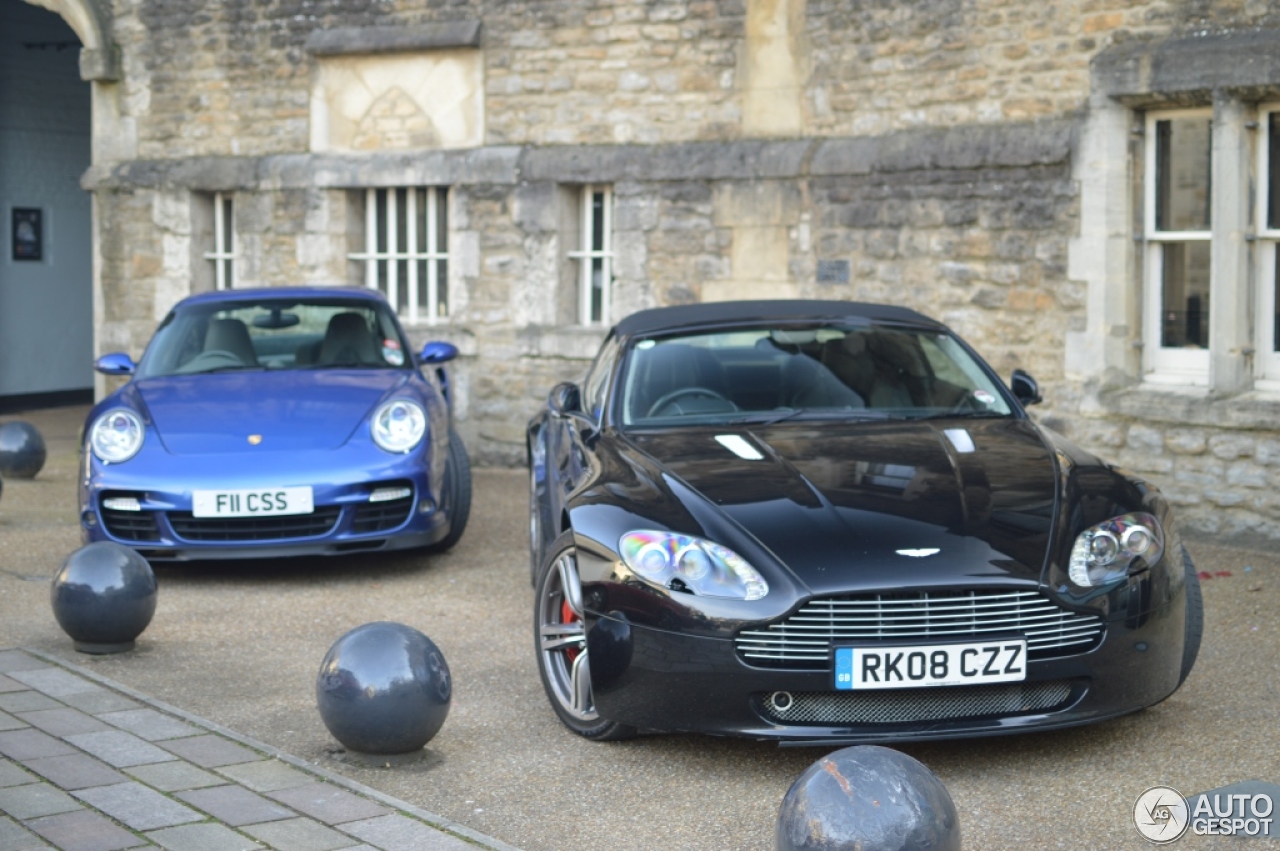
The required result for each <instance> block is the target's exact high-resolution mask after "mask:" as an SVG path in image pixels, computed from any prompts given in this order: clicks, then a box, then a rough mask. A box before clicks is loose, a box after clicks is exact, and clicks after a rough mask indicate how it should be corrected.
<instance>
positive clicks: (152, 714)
mask: <svg viewBox="0 0 1280 851" xmlns="http://www.w3.org/2000/svg"><path fill="white" fill-rule="evenodd" d="M98 719H99V720H101V721H106V722H107V723H108V724H111V725H113V726H115V727H119V728H120V729H121V730H124V731H126V732H129V733H133V734H134V735H135V736H137V737H138V738H140V739H146V740H147V741H148V742H158V741H160V740H162V739H178V738H181V737H183V736H194V735H197V734H199V733H201V732H203V731H202V730H198V729H196V728H195V727H192V726H191V725H190V724H188V723H186V722H185V721H179V720H178V719H177V718H174V717H172V716H170V715H165V714H164V713H163V712H156V711H155V710H154V709H128V710H125V711H123V712H104V713H103V714H101V715H99V716H98Z"/></svg>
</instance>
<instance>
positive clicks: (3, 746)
mask: <svg viewBox="0 0 1280 851" xmlns="http://www.w3.org/2000/svg"><path fill="white" fill-rule="evenodd" d="M91 735H92V734H91ZM75 752H76V749H75V748H73V747H71V746H70V745H68V744H67V743H66V742H64V741H62V740H61V739H55V738H54V737H53V736H50V735H48V734H46V733H41V732H40V731H39V730H32V729H31V728H29V727H28V728H27V729H25V730H9V731H7V732H4V733H0V754H4V755H5V756H7V757H9V758H10V759H16V760H19V761H21V760H24V759H40V758H41V757H45V756H62V755H63V754H69V753H75Z"/></svg>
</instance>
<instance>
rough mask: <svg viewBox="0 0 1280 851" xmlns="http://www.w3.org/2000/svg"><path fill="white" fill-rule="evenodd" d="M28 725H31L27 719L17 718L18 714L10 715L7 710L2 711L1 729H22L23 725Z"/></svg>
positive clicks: (0, 713) (0, 714)
mask: <svg viewBox="0 0 1280 851" xmlns="http://www.w3.org/2000/svg"><path fill="white" fill-rule="evenodd" d="M27 726H30V725H29V724H27V722H26V721H23V720H22V719H20V718H17V717H16V716H13V715H10V714H9V713H7V712H0V731H4V730H21V729H22V728H23V727H27Z"/></svg>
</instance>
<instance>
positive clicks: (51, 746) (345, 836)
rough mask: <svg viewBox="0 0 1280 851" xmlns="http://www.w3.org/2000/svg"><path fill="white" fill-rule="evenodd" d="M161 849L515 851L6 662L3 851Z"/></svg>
mask: <svg viewBox="0 0 1280 851" xmlns="http://www.w3.org/2000/svg"><path fill="white" fill-rule="evenodd" d="M5 814H7V815H5ZM157 846H158V847H161V848H169V849H173V851H247V849H257V848H275V849H278V850H279V851H338V849H352V851H355V849H361V850H362V851H372V849H384V851H475V849H476V848H477V847H480V848H489V849H495V851H514V849H511V848H510V847H509V846H506V845H504V844H502V843H500V842H498V841H496V840H493V839H490V838H488V837H485V836H481V835H480V834H477V833H475V832H474V831H470V830H468V829H467V828H465V827H463V826H461V825H457V824H453V823H450V822H448V821H447V820H445V819H442V818H440V817H438V816H433V815H432V814H430V813H426V812H423V811H421V810H419V809H417V808H416V807H414V806H412V805H411V804H407V803H405V802H403V801H398V800H396V799H394V798H391V797H388V796H386V795H383V794H381V793H379V792H376V791H374V790H372V789H369V788H366V787H363V786H360V785H359V784H356V783H352V782H351V781H349V780H346V779H344V778H342V777H340V776H338V775H335V774H332V773H331V772H327V771H325V770H323V769H321V768H319V767H317V766H314V765H309V764H307V763H305V762H303V761H302V760H299V759H297V758H295V757H291V756H289V755H288V754H284V753H281V752H280V751H278V750H276V749H274V748H272V747H270V746H268V745H264V744H261V743H258V742H254V741H252V740H250V739H247V738H245V737H244V736H241V735H239V734H236V733H233V732H231V731H230V730H225V729H222V728H219V727H217V726H216V725H214V724H211V723H209V722H207V721H203V720H201V719H199V718H196V717H194V716H192V715H189V714H188V713H185V712H183V711H181V710H179V709H176V708H174V707H171V706H166V705H164V704H162V703H159V702H158V701H155V700H152V699H150V698H148V697H146V696H145V695H142V694H139V693H137V692H135V691H133V690H131V689H129V688H126V687H124V686H121V685H118V684H115V683H111V682H109V681H107V680H105V679H103V678H101V677H98V676H96V675H95V674H92V673H90V672H88V671H86V670H84V669H82V668H78V667H75V666H72V665H68V664H67V663H65V662H62V661H61V660H57V659H53V658H49V657H46V656H44V655H42V654H37V653H36V652H34V651H30V650H27V651H23V650H0V851H34V849H50V848H56V849H61V851H117V849H125V848H155V847H157Z"/></svg>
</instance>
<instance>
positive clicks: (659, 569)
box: [618, 531, 769, 600]
mask: <svg viewBox="0 0 1280 851" xmlns="http://www.w3.org/2000/svg"><path fill="white" fill-rule="evenodd" d="M618 551H619V553H620V554H621V555H622V560H623V561H624V562H626V565H627V567H629V568H631V569H632V570H633V571H635V573H636V575H637V576H639V577H640V578H641V579H645V580H647V581H649V582H652V583H653V584H655V585H661V586H662V587H663V588H670V589H672V590H676V591H689V592H691V593H694V594H697V595H699V596H701V597H730V598H732V599H737V600H759V599H760V598H761V597H763V596H764V595H765V594H768V593H769V585H768V583H767V582H765V581H764V577H762V576H761V575H760V574H759V573H757V572H756V569H755V568H754V567H752V566H751V565H749V564H747V562H746V560H744V559H743V558H742V556H740V555H738V554H737V553H735V552H734V551H733V550H731V549H729V548H728V547H722V546H720V545H719V544H715V543H712V542H711V541H704V540H702V539H701V538H694V537H691V536H689V535H675V534H672V533H670V532H648V531H635V532H628V533H627V534H625V535H623V536H622V540H621V541H619V543H618Z"/></svg>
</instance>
